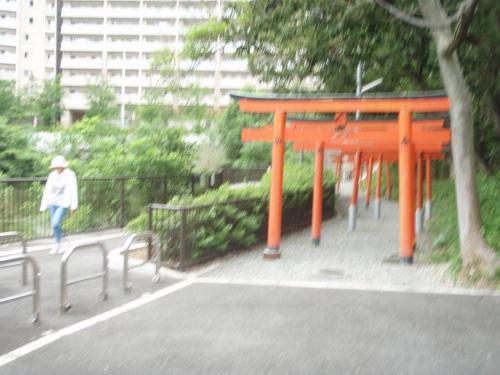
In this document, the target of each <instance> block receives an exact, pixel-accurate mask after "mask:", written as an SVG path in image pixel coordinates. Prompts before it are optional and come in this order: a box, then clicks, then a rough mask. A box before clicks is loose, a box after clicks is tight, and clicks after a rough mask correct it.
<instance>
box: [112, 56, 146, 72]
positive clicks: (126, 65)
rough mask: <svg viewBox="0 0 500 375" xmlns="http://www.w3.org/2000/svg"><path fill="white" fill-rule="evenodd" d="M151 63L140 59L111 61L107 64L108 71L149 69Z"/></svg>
mask: <svg viewBox="0 0 500 375" xmlns="http://www.w3.org/2000/svg"><path fill="white" fill-rule="evenodd" d="M149 64H150V63H149V61H146V60H139V59H127V60H121V59H116V60H115V59H109V60H108V61H107V63H106V68H107V69H136V70H144V69H149Z"/></svg>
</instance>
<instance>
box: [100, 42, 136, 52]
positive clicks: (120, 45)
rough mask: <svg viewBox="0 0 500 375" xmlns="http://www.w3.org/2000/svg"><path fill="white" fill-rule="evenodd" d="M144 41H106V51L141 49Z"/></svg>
mask: <svg viewBox="0 0 500 375" xmlns="http://www.w3.org/2000/svg"><path fill="white" fill-rule="evenodd" d="M143 45H144V43H142V44H141V43H139V42H138V41H135V42H124V41H115V42H113V41H108V42H107V43H106V51H108V52H139V51H140V50H141V49H143V47H142V46H143Z"/></svg>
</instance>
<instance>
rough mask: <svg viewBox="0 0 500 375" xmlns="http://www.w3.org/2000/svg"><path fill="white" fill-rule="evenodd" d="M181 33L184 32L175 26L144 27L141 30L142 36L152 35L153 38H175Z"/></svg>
mask: <svg viewBox="0 0 500 375" xmlns="http://www.w3.org/2000/svg"><path fill="white" fill-rule="evenodd" d="M177 31H178V32H179V33H182V30H180V29H178V30H176V28H175V27H174V26H173V25H149V26H144V25H143V26H142V27H141V28H140V32H141V34H142V35H151V36H164V35H165V36H174V37H175V35H176V34H177Z"/></svg>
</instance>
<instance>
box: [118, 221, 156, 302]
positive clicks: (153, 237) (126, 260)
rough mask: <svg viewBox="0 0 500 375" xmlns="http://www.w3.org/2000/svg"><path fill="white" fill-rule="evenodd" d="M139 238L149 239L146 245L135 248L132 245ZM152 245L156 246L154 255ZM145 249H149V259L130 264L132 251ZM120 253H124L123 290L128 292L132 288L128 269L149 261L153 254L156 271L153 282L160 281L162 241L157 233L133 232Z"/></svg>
mask: <svg viewBox="0 0 500 375" xmlns="http://www.w3.org/2000/svg"><path fill="white" fill-rule="evenodd" d="M139 240H142V241H147V243H146V244H145V246H140V247H135V248H134V247H132V245H133V244H134V243H137V241H139ZM152 246H153V247H154V255H153V254H151V253H152V251H151V247H152ZM144 249H147V250H148V256H147V259H146V260H145V261H144V262H141V263H139V264H135V265H133V266H129V255H130V253H133V252H136V251H140V250H144ZM120 254H121V255H123V290H124V291H125V292H126V293H127V292H130V291H131V290H132V283H130V282H129V275H128V271H129V270H131V269H133V268H137V267H140V266H143V265H144V264H146V263H148V262H149V261H150V260H151V259H152V256H154V259H155V273H154V275H153V282H154V283H158V282H159V281H160V267H161V252H160V241H159V239H158V237H157V236H156V235H155V234H153V233H152V232H150V231H146V232H141V233H136V234H132V235H131V236H129V237H128V239H127V242H126V243H125V245H124V246H123V248H122V250H121V251H120Z"/></svg>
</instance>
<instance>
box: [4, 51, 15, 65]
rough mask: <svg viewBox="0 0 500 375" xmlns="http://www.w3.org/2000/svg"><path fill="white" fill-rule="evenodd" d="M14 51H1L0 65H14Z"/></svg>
mask: <svg viewBox="0 0 500 375" xmlns="http://www.w3.org/2000/svg"><path fill="white" fill-rule="evenodd" d="M16 63H17V60H16V54H15V53H2V54H0V65H16Z"/></svg>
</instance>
